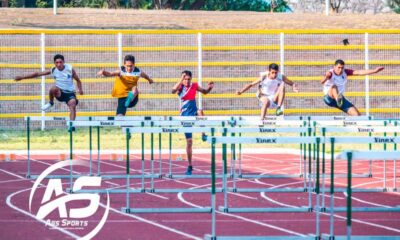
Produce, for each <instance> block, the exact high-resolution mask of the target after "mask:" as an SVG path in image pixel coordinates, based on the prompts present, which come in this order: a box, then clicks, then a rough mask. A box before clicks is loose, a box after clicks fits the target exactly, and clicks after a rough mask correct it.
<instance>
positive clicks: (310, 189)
mask: <svg viewBox="0 0 400 240" xmlns="http://www.w3.org/2000/svg"><path fill="white" fill-rule="evenodd" d="M308 136H309V137H311V127H310V128H308ZM311 145H312V144H311V143H308V190H307V191H308V210H309V211H310V212H311V211H312V209H313V207H312V195H311V194H312V193H311V192H312V188H311V184H312V181H311V174H312V162H311Z"/></svg>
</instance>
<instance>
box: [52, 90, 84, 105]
mask: <svg viewBox="0 0 400 240" xmlns="http://www.w3.org/2000/svg"><path fill="white" fill-rule="evenodd" d="M60 92H61V95H60V97H56V98H57V100H58V101H59V102H65V103H66V104H68V102H69V101H70V100H72V99H75V101H76V105H78V102H79V101H78V99H77V98H76V95H75V92H67V91H63V90H61V89H60Z"/></svg>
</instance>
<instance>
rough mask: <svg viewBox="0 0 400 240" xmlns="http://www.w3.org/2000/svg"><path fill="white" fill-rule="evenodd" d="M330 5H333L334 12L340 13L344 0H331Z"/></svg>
mask: <svg viewBox="0 0 400 240" xmlns="http://www.w3.org/2000/svg"><path fill="white" fill-rule="evenodd" d="M329 1H330V4H331V9H332V11H333V12H336V13H338V12H339V8H340V4H341V3H342V0H329Z"/></svg>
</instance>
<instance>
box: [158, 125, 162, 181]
mask: <svg viewBox="0 0 400 240" xmlns="http://www.w3.org/2000/svg"><path fill="white" fill-rule="evenodd" d="M161 137H162V136H161V133H159V134H158V158H159V160H160V166H159V177H160V178H161V177H162V152H161V151H162V143H161Z"/></svg>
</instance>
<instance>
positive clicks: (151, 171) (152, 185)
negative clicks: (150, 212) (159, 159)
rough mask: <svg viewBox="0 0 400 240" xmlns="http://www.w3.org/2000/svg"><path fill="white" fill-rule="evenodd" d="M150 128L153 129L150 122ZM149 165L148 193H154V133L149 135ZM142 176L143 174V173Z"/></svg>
mask: <svg viewBox="0 0 400 240" xmlns="http://www.w3.org/2000/svg"><path fill="white" fill-rule="evenodd" d="M151 127H154V125H153V122H151ZM150 145H151V146H150V164H151V167H150V168H151V170H150V174H151V176H150V177H151V178H150V181H151V183H150V188H151V189H150V191H152V192H154V133H153V132H152V133H150ZM143 175H144V173H143Z"/></svg>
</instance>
